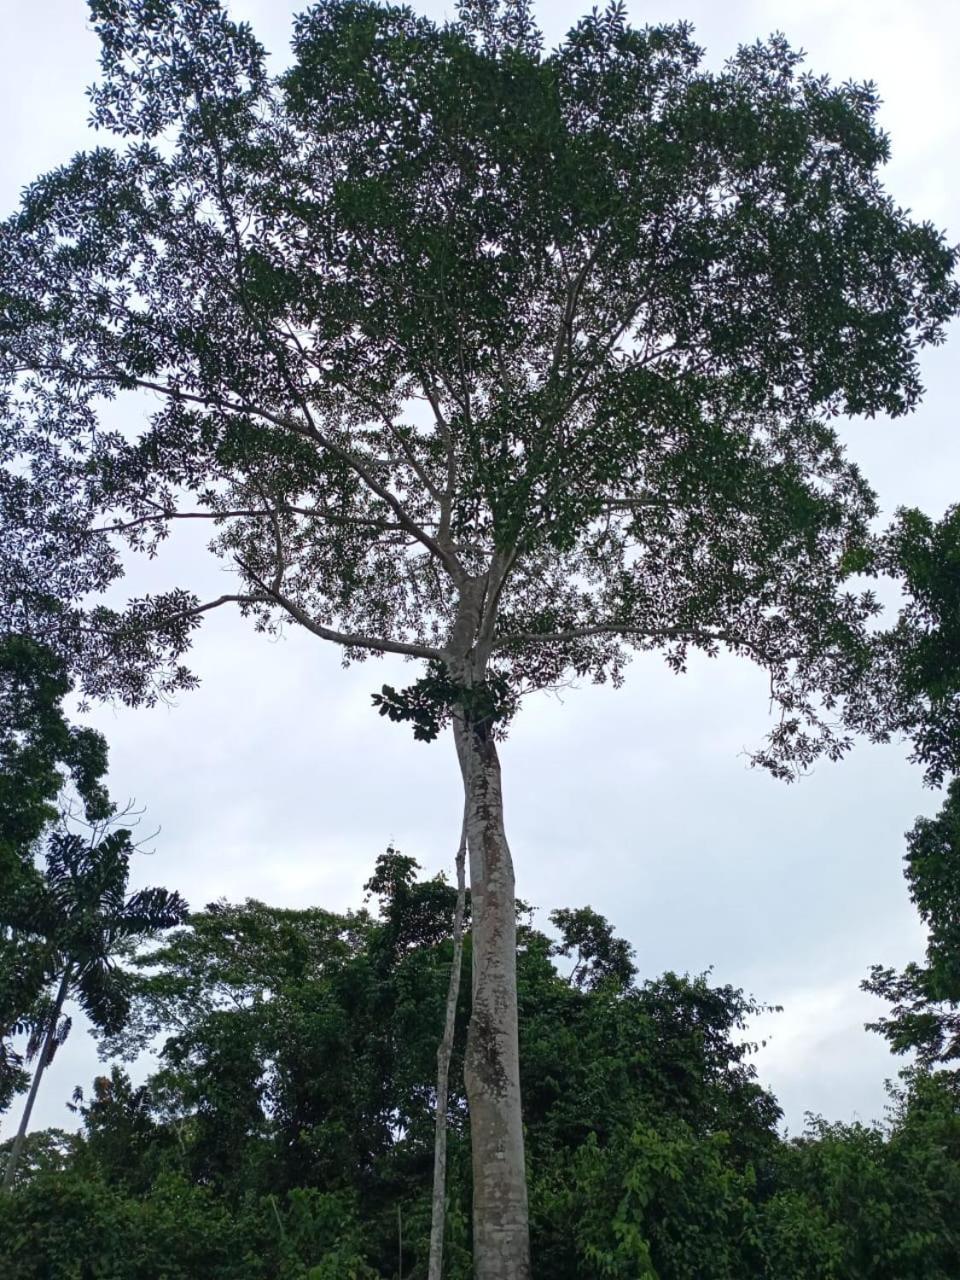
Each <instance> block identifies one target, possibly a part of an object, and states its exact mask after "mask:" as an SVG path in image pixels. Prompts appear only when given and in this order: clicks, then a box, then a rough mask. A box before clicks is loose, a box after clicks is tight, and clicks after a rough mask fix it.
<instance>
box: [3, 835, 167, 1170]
mask: <svg viewBox="0 0 960 1280" xmlns="http://www.w3.org/2000/svg"><path fill="white" fill-rule="evenodd" d="M108 823H109V820H108V819H105V820H104V822H102V823H98V824H96V825H95V826H94V827H93V829H92V835H90V836H85V835H82V834H80V833H78V832H77V831H74V830H69V829H67V828H66V827H61V828H59V829H54V830H53V831H52V832H51V834H50V836H49V838H48V840H47V845H46V849H45V859H46V869H45V871H44V874H43V877H42V880H40V881H37V880H26V881H25V882H24V883H23V884H22V885H21V886H20V888H19V890H18V891H17V892H16V893H14V894H13V896H12V897H11V898H10V899H9V900H7V901H5V902H4V903H3V904H2V906H0V925H2V926H5V927H6V928H8V929H12V930H14V931H16V933H17V934H22V935H26V936H27V937H30V938H34V939H36V940H37V941H38V942H39V944H40V947H41V949H42V953H43V955H44V961H45V975H46V985H47V987H48V990H47V993H46V1006H45V1009H44V1011H43V1016H42V1018H41V1019H40V1020H39V1022H38V1025H37V1026H35V1028H34V1030H33V1033H32V1035H31V1037H30V1043H29V1045H28V1047H27V1057H28V1059H31V1058H34V1057H36V1060H37V1063H36V1068H35V1071H34V1076H33V1082H32V1084H31V1086H30V1092H29V1094H28V1096H27V1102H26V1106H25V1107H24V1110H23V1116H22V1118H21V1120H20V1127H19V1129H18V1130H17V1135H16V1137H15V1138H14V1141H13V1147H12V1149H11V1151H10V1155H9V1156H8V1158H7V1163H6V1168H5V1170H4V1176H3V1188H4V1190H5V1191H9V1190H11V1189H12V1187H13V1181H14V1176H15V1173H16V1167H17V1160H18V1158H19V1156H20V1152H21V1150H22V1148H23V1142H24V1138H25V1137H26V1133H27V1129H28V1127H29V1124H30V1116H31V1113H32V1111H33V1105H34V1103H35V1101H36V1098H37V1091H38V1089H39V1087H40V1081H41V1079H42V1077H43V1073H44V1070H45V1069H46V1067H47V1066H48V1065H49V1063H50V1061H51V1059H52V1057H53V1055H54V1053H55V1052H56V1050H57V1048H58V1046H59V1045H61V1044H63V1042H64V1040H65V1039H66V1037H67V1035H68V1033H69V1031H70V1019H69V1018H65V1017H64V1016H63V1008H64V1004H65V1003H66V1000H67V998H68V996H73V997H75V998H76V999H77V1000H78V1001H79V1003H80V1006H81V1008H82V1009H83V1010H84V1012H85V1013H86V1014H87V1016H88V1017H89V1018H90V1020H91V1021H92V1022H93V1024H94V1026H95V1027H97V1028H99V1029H101V1030H103V1031H104V1032H111V1031H117V1030H119V1028H120V1027H121V1026H122V1025H123V1022H124V1019H125V1018H126V1016H127V1011H128V1007H129V995H128V977H127V974H126V972H125V971H124V970H123V969H122V968H121V967H120V966H119V965H118V963H117V960H118V958H119V957H120V956H121V955H123V954H124V952H125V951H126V950H128V949H129V948H130V947H131V946H132V945H134V944H136V943H138V942H142V941H144V940H145V939H147V938H149V937H152V936H153V935H155V934H156V933H157V932H158V931H159V930H161V929H167V928H170V927H171V926H173V925H175V924H179V923H180V922H181V921H182V920H183V919H184V917H185V916H186V911H187V906H186V903H185V902H184V901H183V899H182V898H181V897H180V895H179V894H177V893H172V892H170V891H169V890H167V889H161V888H151V889H141V890H139V891H138V892H137V893H134V894H130V895H128V894H127V892H126V889H127V881H128V879H129V875H130V856H131V854H132V853H133V850H134V846H133V844H132V842H131V837H130V832H129V831H128V830H127V829H125V828H121V827H114V828H112V829H111V828H110V826H109V825H108Z"/></svg>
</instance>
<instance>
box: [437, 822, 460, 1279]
mask: <svg viewBox="0 0 960 1280" xmlns="http://www.w3.org/2000/svg"><path fill="white" fill-rule="evenodd" d="M466 857H467V815H466V808H464V815H463V827H462V828H461V831H460V847H459V848H458V849H457V905H456V909H455V910H454V913H453V963H452V965H451V968H450V981H449V982H448V984H447V1007H446V1013H445V1015H444V1023H443V1037H442V1038H441V1040H440V1047H439V1048H438V1049H437V1115H436V1122H435V1133H434V1140H433V1209H432V1215H431V1220H430V1263H429V1267H428V1270H427V1280H441V1277H442V1276H443V1229H444V1222H445V1218H446V1202H447V1095H448V1091H449V1083H450V1058H451V1056H452V1054H453V1035H454V1031H455V1030H456V1021H457V1000H458V999H459V996H460V971H461V968H462V965H463V913H464V907H465V904H466V896H467V886H466V869H465V863H466Z"/></svg>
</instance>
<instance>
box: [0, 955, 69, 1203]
mask: <svg viewBox="0 0 960 1280" xmlns="http://www.w3.org/2000/svg"><path fill="white" fill-rule="evenodd" d="M70 968H71V967H70V965H67V967H66V969H64V971H63V978H62V979H61V981H60V990H59V991H58V992H57V998H56V1000H55V1001H54V1005H53V1012H52V1013H51V1014H50V1021H49V1022H48V1023H47V1030H46V1034H45V1035H44V1037H43V1045H42V1047H41V1049H40V1057H39V1058H38V1059H37V1069H36V1071H35V1072H34V1073H33V1080H32V1082H31V1084H30V1092H29V1093H28V1094H27V1105H26V1106H25V1107H24V1108H23V1115H22V1116H21V1117H20V1127H19V1129H18V1130H17V1136H16V1137H15V1138H14V1140H13V1147H12V1148H11V1151H10V1155H9V1157H8V1158H7V1167H6V1169H5V1170H4V1173H3V1190H4V1191H12V1190H13V1178H14V1174H15V1173H16V1171H17V1164H18V1163H19V1160H20V1152H21V1151H22V1150H23V1141H24V1138H26V1136H27V1129H28V1128H29V1127H30V1115H31V1112H32V1111H33V1104H34V1103H35V1102H36V1100H37V1090H38V1089H39V1088H40V1079H41V1077H42V1076H43V1073H44V1070H45V1068H46V1066H47V1063H48V1062H49V1061H50V1056H51V1049H52V1048H53V1040H54V1036H55V1035H56V1034H57V1023H58V1022H59V1021H60V1014H61V1012H62V1010H63V1002H64V1001H65V1000H66V998H67V989H68V987H69V986H70Z"/></svg>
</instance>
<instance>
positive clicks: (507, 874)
mask: <svg viewBox="0 0 960 1280" xmlns="http://www.w3.org/2000/svg"><path fill="white" fill-rule="evenodd" d="M454 736H455V740H456V744H457V755H458V757H459V760H460V770H461V773H462V775H463V784H464V794H465V800H466V815H465V822H466V828H467V847H468V849H469V856H470V909H471V915H472V926H471V928H472V934H471V936H472V939H473V1009H472V1014H471V1018H470V1028H469V1031H468V1034H467V1054H466V1063H465V1067H464V1081H465V1084H466V1089H467V1101H468V1103H469V1107H470V1137H471V1146H472V1155H473V1256H474V1275H475V1277H476V1280H529V1277H530V1242H529V1229H528V1221H527V1181H526V1171H525V1167H524V1156H523V1122H522V1118H521V1112H520V1063H519V1050H518V1044H517V917H516V907H515V901H516V894H515V892H514V878H513V863H512V861H511V858H510V849H509V846H508V845H507V838H506V834H505V831H504V825H503V798H502V794H501V787H500V761H499V758H498V756H497V749H496V745H495V743H494V741H493V738H492V737H490V735H489V732H488V731H487V730H486V729H485V727H484V726H483V725H482V724H481V725H476V724H471V723H470V722H469V721H468V720H467V719H466V718H465V717H463V716H456V717H455V718H454Z"/></svg>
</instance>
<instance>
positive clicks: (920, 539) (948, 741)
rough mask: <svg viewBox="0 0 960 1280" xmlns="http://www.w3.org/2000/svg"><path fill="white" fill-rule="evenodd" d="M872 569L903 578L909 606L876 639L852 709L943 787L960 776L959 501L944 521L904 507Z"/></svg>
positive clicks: (856, 723) (855, 723)
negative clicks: (905, 743) (898, 742)
mask: <svg viewBox="0 0 960 1280" xmlns="http://www.w3.org/2000/svg"><path fill="white" fill-rule="evenodd" d="M871 567H872V568H873V569H874V570H876V571H878V572H880V573H884V574H888V575H889V576H890V577H892V578H893V579H895V580H896V581H897V583H898V584H899V586H900V588H901V591H902V593H903V604H902V606H901V608H900V611H899V614H898V616H897V620H896V622H895V623H894V625H893V626H892V627H889V628H888V629H886V630H883V631H880V632H878V633H877V634H876V635H875V636H874V637H873V639H872V642H871V646H872V661H871V662H870V663H868V664H866V665H865V666H864V669H863V670H864V677H865V678H864V680H863V682H862V684H861V686H860V688H859V690H858V691H857V693H856V694H855V696H853V697H852V698H851V699H850V700H849V702H848V704H847V714H848V717H849V720H850V723H851V726H852V727H853V728H855V729H859V730H862V731H866V732H867V733H868V734H870V735H871V736H872V737H874V738H879V739H881V740H887V739H889V738H891V737H893V736H898V737H905V738H907V739H908V740H909V741H910V742H911V744H912V747H913V754H912V759H913V760H914V761H916V762H917V763H918V764H920V765H921V766H922V767H923V769H924V771H925V780H926V782H927V783H928V784H929V785H930V786H934V787H939V786H941V785H942V784H943V781H944V779H945V778H949V777H950V776H951V775H952V774H957V773H960V506H953V507H949V508H948V509H947V511H946V512H945V513H944V515H943V517H942V519H940V520H933V519H932V518H931V517H930V516H928V515H925V514H924V512H922V511H919V510H917V509H916V508H902V509H900V510H899V511H898V512H897V514H896V518H895V519H894V521H893V523H892V524H891V526H890V528H889V529H888V530H887V531H886V532H885V533H884V535H883V536H882V538H880V540H879V543H878V546H877V554H876V557H875V561H874V563H873V565H872V566H871Z"/></svg>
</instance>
